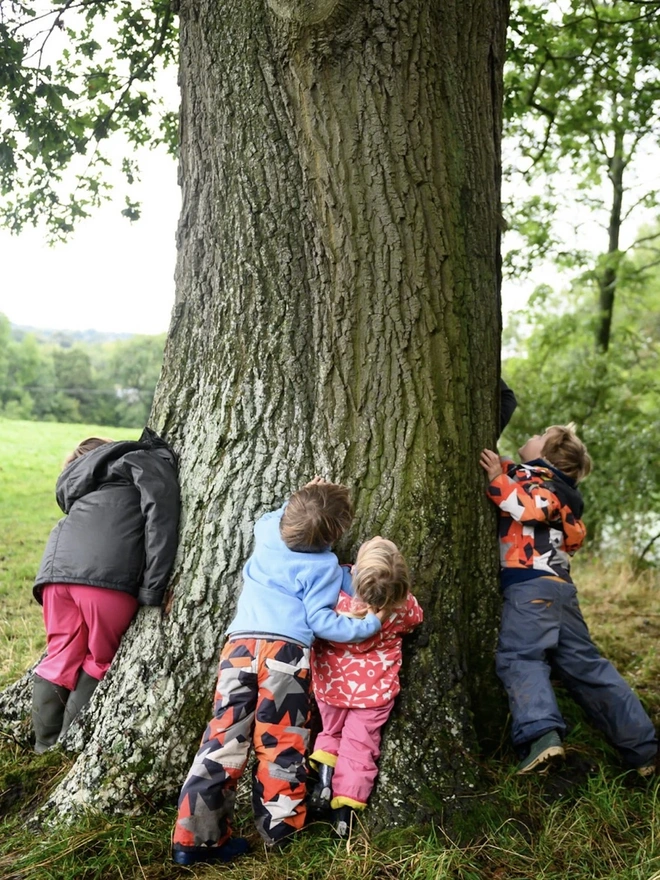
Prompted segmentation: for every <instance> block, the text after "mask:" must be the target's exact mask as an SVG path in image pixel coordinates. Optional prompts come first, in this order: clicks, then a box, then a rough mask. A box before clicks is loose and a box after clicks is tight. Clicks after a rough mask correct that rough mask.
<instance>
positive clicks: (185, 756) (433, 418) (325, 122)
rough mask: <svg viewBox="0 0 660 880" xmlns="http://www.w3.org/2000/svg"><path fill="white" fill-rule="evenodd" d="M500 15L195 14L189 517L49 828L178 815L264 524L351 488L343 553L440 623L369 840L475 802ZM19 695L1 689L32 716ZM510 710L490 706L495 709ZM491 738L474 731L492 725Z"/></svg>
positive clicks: (174, 376) (182, 248)
mask: <svg viewBox="0 0 660 880" xmlns="http://www.w3.org/2000/svg"><path fill="white" fill-rule="evenodd" d="M506 14H507V4H506V2H504V0H479V2H477V0H461V2H460V3H457V2H455V0H442V2H429V0H380V2H378V3H371V2H366V0H365V2H362V0H361V2H354V3H344V2H341V0H305V2H303V0H267V2H266V0H240V2H233V0H226V2H222V3H218V2H216V0H184V2H182V3H181V7H180V16H181V69H180V81H181V88H182V111H181V148H180V149H181V180H182V187H183V210H182V215H181V220H180V224H179V233H178V247H179V260H178V266H177V301H176V306H175V310H174V316H173V322H172V326H171V328H170V334H169V337H168V341H167V344H166V350H165V362H164V367H163V373H162V376H161V381H160V383H159V386H158V390H157V393H156V399H155V404H154V410H153V424H154V427H155V428H156V429H158V430H159V431H160V432H162V433H163V434H164V435H165V436H166V437H167V438H168V439H169V440H170V441H171V442H172V443H173V444H174V446H175V448H176V449H177V450H178V451H179V453H180V456H181V482H182V488H183V501H184V509H185V514H184V518H183V523H182V531H181V548H180V553H179V556H178V562H177V564H176V568H175V572H174V575H173V578H172V595H171V599H170V602H169V604H168V608H167V612H166V613H165V615H161V613H160V612H159V611H157V610H154V609H146V610H144V611H143V612H142V613H141V614H140V615H139V617H138V619H137V621H136V623H135V624H134V626H133V627H132V629H131V630H130V631H129V634H128V635H127V637H126V638H125V640H124V643H123V645H122V647H121V649H120V652H119V654H118V656H117V662H116V663H115V664H114V665H113V668H112V670H111V671H110V673H109V675H108V677H107V679H106V680H105V681H104V682H103V684H102V685H101V686H100V687H99V689H98V690H97V691H96V694H95V697H94V700H93V703H92V705H91V706H90V711H89V712H87V713H85V714H84V715H83V716H82V717H81V719H80V722H79V723H78V724H76V725H74V726H73V727H72V728H71V731H70V734H69V737H68V740H67V744H68V745H70V746H73V747H75V748H77V749H81V750H82V753H81V755H80V758H79V759H78V761H77V762H76V763H75V765H74V767H73V768H72V770H71V772H70V773H69V775H68V776H67V777H66V779H65V780H64V781H63V782H62V783H61V785H60V786H59V788H58V789H57V790H56V792H55V793H54V794H53V795H52V797H51V798H50V800H49V805H50V806H51V807H54V808H56V809H57V810H58V813H59V814H62V813H67V812H71V811H73V810H75V809H80V808H81V807H84V806H85V805H90V806H93V807H95V808H100V809H116V808H120V809H134V808H136V807H137V806H139V805H141V804H142V803H144V801H145V800H146V801H147V802H154V801H159V800H162V799H167V800H170V799H171V798H172V797H173V795H174V793H175V791H176V790H177V789H178V787H179V785H180V782H181V779H182V776H183V774H184V772H185V770H186V768H187V765H188V763H189V760H190V758H191V756H192V754H193V753H194V750H195V747H196V743H197V740H198V737H199V734H200V731H201V730H202V728H203V726H204V723H205V720H206V718H207V716H208V713H209V709H210V698H211V693H212V686H213V680H214V675H215V666H216V661H217V652H218V647H219V645H220V643H221V641H222V637H223V632H224V630H225V628H226V625H227V624H228V622H229V620H230V619H231V617H232V612H233V607H234V602H235V597H236V594H237V592H238V590H239V588H240V571H241V566H242V563H243V561H244V560H245V558H246V556H247V554H248V552H249V549H250V545H251V530H252V524H253V522H254V521H255V519H256V518H257V517H258V516H259V515H260V514H261V513H262V512H263V511H264V510H266V509H269V508H272V507H273V506H275V505H276V504H278V503H279V502H280V501H281V500H282V498H283V497H285V496H286V495H287V494H288V493H289V492H290V491H291V490H293V489H294V488H296V487H297V486H299V485H300V484H301V483H302V482H304V481H305V480H306V479H308V478H309V475H310V474H312V473H314V472H321V473H324V474H325V475H326V476H329V477H332V478H335V479H340V480H343V481H345V482H347V483H348V484H349V485H350V486H351V487H352V488H353V491H354V497H355V501H356V506H357V511H358V515H357V518H356V523H355V527H354V529H353V531H352V532H351V534H350V536H349V537H348V539H347V541H346V543H345V544H344V546H343V547H342V552H343V553H344V554H346V555H348V556H352V555H353V554H354V552H355V548H356V546H357V544H358V543H359V541H361V540H362V539H364V538H366V537H367V536H369V535H372V534H374V533H383V534H386V535H388V536H390V537H392V538H393V539H395V540H396V541H397V542H398V543H399V544H400V545H401V547H402V549H403V550H404V552H405V554H406V556H407V557H408V559H409V560H410V562H411V567H412V569H413V570H414V572H415V574H416V591H417V593H418V594H419V596H420V598H421V600H422V602H423V604H424V606H425V609H426V615H427V623H426V625H425V630H424V632H423V633H422V634H420V635H419V636H418V638H417V641H416V643H415V645H414V646H413V648H411V650H410V651H409V653H408V658H407V669H406V675H405V679H406V680H405V683H404V688H403V694H404V696H403V698H402V700H401V702H400V704H399V706H398V709H397V711H396V712H395V714H394V716H393V718H392V720H391V722H390V723H389V725H388V730H387V733H386V736H385V740H384V746H383V758H382V761H381V768H382V769H381V780H380V784H379V788H378V791H377V793H376V795H375V799H374V807H375V812H376V815H377V816H378V817H379V820H380V821H381V822H386V821H389V822H398V823H406V824H407V823H411V822H415V821H418V820H421V819H424V818H425V817H428V816H429V815H431V814H432V813H437V812H438V810H439V809H442V808H443V805H444V804H446V803H451V802H452V801H453V800H454V799H455V796H456V794H457V792H460V791H463V790H466V789H467V788H468V787H469V786H471V785H472V784H473V783H474V778H475V765H474V763H473V762H471V761H470V755H473V754H474V752H475V750H476V748H477V727H478V726H479V724H478V722H477V724H476V725H475V717H477V718H479V717H481V720H482V723H481V729H482V730H483V729H486V730H489V731H492V724H493V707H494V705H498V704H499V699H500V697H499V691H498V690H497V689H496V688H495V687H494V686H493V676H492V651H493V647H494V636H495V631H496V627H497V606H498V598H497V587H496V568H497V554H496V550H495V545H494V519H493V516H492V512H491V511H490V510H489V508H488V505H487V502H486V499H485V494H484V481H483V475H482V474H481V473H480V472H479V468H478V464H477V462H478V454H479V451H480V449H481V448H482V446H484V445H486V444H488V445H491V444H493V443H494V440H495V425H496V424H497V404H496V389H497V377H498V363H499V344H500V312H499V305H500V304H499V224H500V220H499V217H500V212H499V178H500V165H499V146H500V145H499V132H500V122H501V119H500V114H501V99H502V94H501V69H502V59H503V48H504V36H505V29H506ZM26 693H27V688H26V687H25V685H24V684H18V685H16V686H15V687H13V688H11V689H9V691H8V692H5V694H4V696H3V697H2V707H3V710H4V714H5V718H9V719H11V718H17V717H19V716H20V715H21V712H22V711H23V710H24V707H25V699H26ZM491 700H492V701H494V703H493V702H491ZM484 718H485V720H484Z"/></svg>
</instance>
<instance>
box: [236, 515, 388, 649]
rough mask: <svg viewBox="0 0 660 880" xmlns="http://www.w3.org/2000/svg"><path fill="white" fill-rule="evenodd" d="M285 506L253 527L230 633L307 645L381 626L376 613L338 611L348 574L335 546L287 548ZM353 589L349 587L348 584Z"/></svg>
mask: <svg viewBox="0 0 660 880" xmlns="http://www.w3.org/2000/svg"><path fill="white" fill-rule="evenodd" d="M283 513H284V507H280V509H279V510H274V511H272V512H271V513H266V514H264V515H263V516H262V517H261V519H259V520H257V523H256V525H255V527H254V538H255V543H254V550H253V552H252V555H251V556H250V558H249V559H248V561H247V562H246V563H245V567H244V568H243V591H242V593H241V595H240V598H239V600H238V607H237V609H236V616H235V617H234V619H233V621H232V622H231V624H230V626H229V629H228V634H229V635H234V636H236V635H238V634H239V633H245V634H259V635H265V636H269V637H272V638H278V637H281V638H284V639H290V640H291V641H295V642H299V643H301V644H303V645H306V646H309V645H311V644H312V642H313V641H314V639H315V638H322V639H329V640H331V641H333V642H361V641H363V640H364V639H366V638H369V636H372V635H373V634H374V633H376V632H378V630H379V629H380V620H379V619H378V617H376V615H375V614H367V616H366V617H365V618H364V619H362V620H359V619H354V618H350V617H344V616H340V615H338V614H336V613H335V611H334V610H333V609H334V606H335V605H336V604H337V599H338V597H339V590H340V589H341V587H342V581H343V578H344V577H347V578H349V579H350V574H348V572H346V569H343V568H342V567H341V566H340V565H339V561H338V560H337V557H336V556H335V554H334V553H333V552H332V551H331V550H323V551H321V552H319V553H300V552H297V551H295V550H289V548H288V547H287V546H286V544H285V543H284V541H283V540H282V538H281V536H280V520H281V519H282V514H283ZM349 590H350V586H349Z"/></svg>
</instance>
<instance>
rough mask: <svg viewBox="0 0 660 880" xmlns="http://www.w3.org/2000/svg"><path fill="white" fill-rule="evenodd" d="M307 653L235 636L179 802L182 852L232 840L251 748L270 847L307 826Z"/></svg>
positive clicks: (257, 808)
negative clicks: (237, 799) (239, 784)
mask: <svg viewBox="0 0 660 880" xmlns="http://www.w3.org/2000/svg"><path fill="white" fill-rule="evenodd" d="M309 653H310V652H309V648H303V647H302V646H300V645H297V644H294V643H293V642H286V641H284V640H281V639H269V638H258V637H251V638H235V639H231V640H230V641H228V642H227V644H226V645H225V647H224V649H223V651H222V654H221V656H220V668H219V675H218V684H217V687H216V692H215V704H214V711H213V718H212V719H211V722H210V723H209V725H208V727H207V728H206V731H205V732H204V736H203V737H202V743H201V746H200V748H199V751H198V752H197V755H196V756H195V760H194V761H193V765H192V767H191V769H190V772H189V774H188V777H187V779H186V781H185V782H184V784H183V788H182V789H181V795H180V797H179V814H178V818H177V823H176V827H175V830H174V838H173V843H174V845H175V847H176V848H177V849H184V848H185V847H193V846H194V847H198V846H204V845H206V846H221V845H222V844H223V843H225V842H226V841H227V840H228V838H229V837H230V836H231V819H232V814H233V808H234V801H235V797H236V784H237V782H238V779H239V778H240V776H241V774H242V773H243V771H244V769H245V765H246V763H247V759H248V752H249V749H250V744H251V743H252V744H253V745H254V751H255V754H256V758H257V763H256V767H255V771H254V778H253V784H252V804H253V808H254V815H255V821H256V825H257V829H258V831H259V833H260V834H261V836H262V837H263V838H264V840H265V841H266V843H268V844H273V843H277V842H278V841H280V840H282V839H283V838H285V837H287V836H288V835H290V834H292V833H293V832H294V831H297V830H299V829H300V828H302V825H303V823H304V821H305V812H306V807H305V780H306V778H307V769H306V766H305V753H306V750H307V745H308V740H309V730H308V721H309V690H310V669H309Z"/></svg>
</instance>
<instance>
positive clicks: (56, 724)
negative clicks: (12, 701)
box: [32, 673, 69, 755]
mask: <svg viewBox="0 0 660 880" xmlns="http://www.w3.org/2000/svg"><path fill="white" fill-rule="evenodd" d="M68 698H69V691H68V689H67V688H65V687H62V685H59V684H53V682H52V681H48V680H47V679H45V678H42V677H41V676H40V675H37V674H36V673H35V675H34V676H33V681H32V727H33V728H34V735H35V743H34V750H35V752H36V753H37V754H38V755H43V753H44V752H46V751H48V749H50V748H51V747H52V746H54V745H55V743H56V742H57V738H58V737H59V735H60V731H61V730H62V722H63V720H64V708H65V706H66V703H67V700H68Z"/></svg>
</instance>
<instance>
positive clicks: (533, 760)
mask: <svg viewBox="0 0 660 880" xmlns="http://www.w3.org/2000/svg"><path fill="white" fill-rule="evenodd" d="M564 754H565V753H564V748H563V746H562V744H561V740H560V739H559V734H558V733H557V731H556V730H549V731H548V732H547V733H544V734H543V736H542V737H539V739H537V740H534V742H533V743H532V744H531V746H530V749H529V754H528V755H527V757H526V758H525V759H524V760H523V761H521V762H520V764H518V766H517V767H516V773H517V774H518V775H520V774H522V773H530V772H531V771H532V770H536V771H537V772H539V773H545V772H546V771H547V770H548V769H549V762H550V761H552V760H553V759H559V758H563V757H564Z"/></svg>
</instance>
